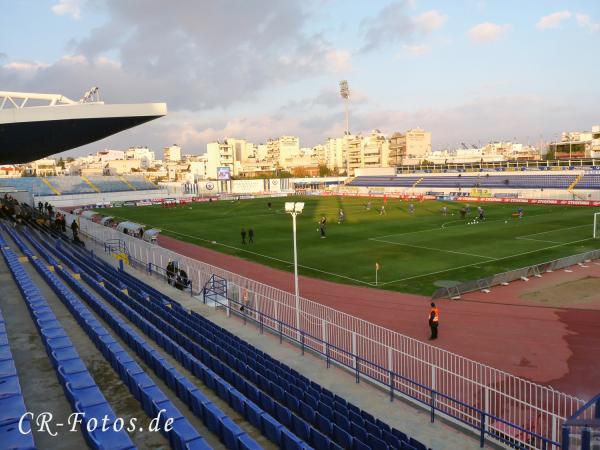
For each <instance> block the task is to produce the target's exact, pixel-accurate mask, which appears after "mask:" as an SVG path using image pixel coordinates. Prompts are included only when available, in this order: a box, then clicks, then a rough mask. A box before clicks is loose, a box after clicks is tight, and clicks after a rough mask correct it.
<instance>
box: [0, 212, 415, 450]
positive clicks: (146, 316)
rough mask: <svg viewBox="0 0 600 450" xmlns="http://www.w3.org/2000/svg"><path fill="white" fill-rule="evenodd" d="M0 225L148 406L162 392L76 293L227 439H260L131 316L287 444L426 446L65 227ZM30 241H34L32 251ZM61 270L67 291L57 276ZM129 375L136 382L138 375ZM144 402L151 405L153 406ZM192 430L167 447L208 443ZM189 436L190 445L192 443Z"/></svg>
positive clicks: (235, 444) (292, 448)
mask: <svg viewBox="0 0 600 450" xmlns="http://www.w3.org/2000/svg"><path fill="white" fill-rule="evenodd" d="M3 229H4V231H5V232H7V233H9V234H10V236H11V238H12V239H13V241H14V242H15V243H16V244H17V246H18V247H19V248H20V249H21V251H22V252H23V253H24V254H26V255H27V256H28V258H29V260H30V261H31V262H32V264H33V265H34V266H35V267H36V270H38V272H39V273H40V274H41V275H42V277H43V278H44V280H45V281H46V282H47V283H48V284H49V285H50V286H51V287H52V288H53V289H54V290H55V292H57V293H59V295H61V296H62V297H61V299H64V301H65V302H66V303H65V304H67V305H71V306H70V307H69V309H70V310H71V311H73V312H74V313H75V314H80V316H78V322H79V323H80V325H82V326H83V327H84V328H86V327H87V329H86V332H88V333H89V334H90V335H91V336H94V341H95V342H96V343H97V346H99V348H100V347H101V348H102V351H103V353H104V354H105V355H106V356H107V358H108V359H109V360H110V362H111V364H112V365H113V367H114V368H115V370H117V372H118V373H119V374H120V375H121V376H122V378H124V381H126V382H127V383H128V386H130V389H131V390H132V392H135V393H136V395H137V397H136V398H139V397H142V404H143V405H144V409H147V412H148V413H149V415H150V413H152V412H155V410H156V409H155V408H156V404H155V403H152V402H153V401H154V402H157V401H159V402H165V401H168V399H167V400H165V398H166V397H165V395H164V394H162V393H158V391H157V389H154V387H152V386H147V385H145V384H144V382H143V380H144V377H143V375H142V372H139V375H138V369H139V370H140V371H141V368H139V367H135V365H134V364H135V363H134V364H132V361H130V358H129V357H127V356H126V355H127V353H126V352H125V350H124V349H122V348H118V347H117V348H118V351H115V345H114V344H115V343H114V342H113V341H112V340H111V338H110V334H108V331H106V330H105V329H104V328H103V327H102V325H101V324H100V323H98V321H96V322H94V321H89V320H88V319H89V311H88V310H87V308H86V307H84V306H83V303H86V304H87V305H89V306H90V307H91V308H92V309H93V310H94V311H95V312H96V313H97V314H98V316H100V317H101V318H102V319H103V321H104V322H105V323H106V324H107V325H108V326H110V327H111V328H112V329H113V330H114V331H115V332H116V333H117V334H118V335H119V336H120V337H121V338H122V339H123V340H124V341H125V342H126V343H127V344H128V345H129V346H130V348H131V350H132V351H135V352H136V353H137V354H138V355H139V356H140V357H141V358H142V359H143V360H144V361H145V362H146V363H147V365H148V366H149V367H151V368H152V369H153V370H154V372H155V373H156V374H157V375H158V376H160V377H161V378H162V379H164V380H165V383H166V384H167V386H169V388H171V389H172V390H173V392H174V393H175V395H177V396H178V397H179V398H180V399H181V400H182V401H183V402H184V403H186V404H187V405H188V407H189V408H190V410H191V411H192V412H193V413H194V414H196V415H197V416H198V417H201V418H202V420H203V422H204V424H205V425H206V426H207V428H208V429H209V430H211V431H212V432H213V433H215V434H216V435H217V436H218V437H219V438H220V440H221V441H222V442H223V443H224V445H225V446H226V447H227V448H231V449H243V448H260V447H259V446H258V445H257V444H256V443H255V442H254V441H253V440H252V439H250V437H249V436H248V435H247V434H246V433H245V432H244V431H243V430H242V429H241V428H239V427H238V426H237V425H236V424H235V423H234V422H233V421H232V420H231V419H230V418H228V417H227V416H226V415H225V414H224V413H223V411H221V410H219V408H218V407H217V406H216V405H215V404H214V403H213V402H211V401H209V400H208V399H207V397H206V396H205V395H204V394H203V393H202V391H201V390H200V389H198V388H197V387H196V386H195V385H194V384H193V383H192V382H191V381H190V380H189V379H188V378H187V377H186V376H184V375H183V374H182V373H181V372H180V371H178V370H176V369H175V367H173V366H172V365H170V364H169V363H168V362H166V361H165V359H164V358H163V357H161V353H160V352H159V351H157V350H155V349H153V348H152V347H150V346H149V345H148V343H147V342H146V341H145V339H144V338H143V337H142V336H141V335H140V334H138V333H137V332H135V331H134V329H133V327H132V326H131V325H130V324H134V325H135V326H136V327H137V328H138V329H139V330H141V332H143V334H144V335H145V336H146V337H147V339H149V340H152V341H153V342H155V343H156V344H157V345H158V346H159V347H160V348H162V349H163V350H164V351H165V352H166V353H168V354H169V355H171V356H172V357H173V358H174V359H175V360H176V361H177V362H178V363H179V364H181V365H182V366H183V367H185V369H187V370H188V371H189V372H190V373H191V374H193V376H194V377H195V378H197V379H199V380H201V381H202V382H203V383H204V385H205V386H206V387H207V388H209V389H211V390H212V391H214V392H215V393H216V395H217V396H218V397H219V398H220V399H221V400H223V401H224V402H226V403H227V404H228V405H229V406H230V407H231V408H232V409H233V410H235V411H236V412H238V413H239V414H240V415H241V416H243V417H244V418H245V419H246V420H247V421H248V422H249V423H250V424H252V425H253V426H254V427H256V429H257V430H259V431H260V432H261V433H262V434H263V435H264V436H265V437H267V438H268V439H269V440H270V441H271V442H273V443H274V444H275V445H277V446H279V447H280V448H283V449H284V450H296V449H303V448H310V447H312V448H316V449H318V450H325V449H326V450H334V449H339V448H346V449H356V450H362V449H368V448H375V449H382V450H387V449H404V450H415V449H417V450H426V449H427V447H426V446H425V445H423V444H422V443H421V442H419V441H417V440H415V439H414V438H410V437H409V436H407V435H406V434H405V433H403V432H402V431H400V430H397V429H394V428H391V427H390V426H389V425H387V424H386V423H384V422H383V421H381V420H379V419H376V418H375V417H373V416H372V415H371V414H369V413H368V412H366V411H364V410H361V409H360V408H359V407H357V406H356V405H354V404H352V403H350V402H348V401H346V400H345V399H344V398H342V397H340V396H338V395H335V394H333V393H332V392H331V391H329V390H327V389H325V388H323V387H321V386H320V385H319V384H318V383H316V382H314V381H311V380H309V379H308V378H306V377H304V376H303V375H301V374H300V373H298V372H297V371H295V370H293V369H292V368H290V367H288V366H286V365H284V364H282V363H280V362H279V361H277V360H275V359H273V358H272V357H270V356H269V355H268V354H266V353H264V352H261V351H259V350H258V349H256V348H255V347H253V346H252V345H250V344H249V343H247V342H245V341H243V340H241V339H240V338H238V337H236V336H235V335H233V334H231V333H229V332H228V331H226V330H225V329H223V328H221V327H219V326H217V325H215V324H214V323H212V322H210V321H209V320H208V319H205V318H204V317H202V316H201V315H199V314H197V313H195V312H190V311H187V310H186V309H184V308H183V307H182V306H181V305H180V304H179V303H178V302H176V301H174V300H173V299H171V298H169V297H168V296H166V295H165V294H163V293H161V292H159V291H157V290H156V289H154V288H152V287H151V286H149V285H147V284H145V283H144V282H142V281H140V280H139V279H137V278H135V277H133V276H131V275H129V274H127V273H125V272H123V271H120V270H117V269H115V268H114V267H112V266H111V265H110V264H108V263H107V262H105V261H103V260H102V259H99V258H97V257H94V256H93V254H92V253H91V252H89V251H88V250H85V249H83V248H80V247H78V246H75V245H73V244H72V243H71V242H69V241H68V240H67V239H66V237H64V236H62V235H59V234H58V233H56V232H54V231H52V230H49V229H47V228H46V227H44V226H42V225H39V224H35V223H32V224H31V225H30V226H28V227H26V228H25V229H23V230H17V229H12V228H9V227H6V226H4V225H3ZM25 241H27V244H26V243H25ZM29 246H33V248H35V250H36V251H37V255H38V256H39V258H36V256H35V255H34V254H33V252H31V250H30V249H29ZM6 251H8V252H10V250H6ZM42 258H43V260H45V261H46V263H47V264H49V265H50V266H51V267H52V268H53V269H52V270H50V269H49V268H48V266H47V265H46V264H45V263H43V262H42ZM63 265H64V266H63ZM61 279H62V280H63V281H64V282H65V283H66V284H67V285H68V286H70V288H71V290H72V291H71V290H68V289H67V288H66V287H65V285H64V284H62V282H61V281H60V280H61ZM86 286H89V288H91V290H90V289H88V287H86ZM92 290H93V291H95V294H94V293H92ZM75 294H76V295H75ZM80 299H81V300H80ZM109 305H110V306H109ZM86 311H87V313H86ZM114 311H118V313H119V314H120V315H122V317H124V318H126V320H125V319H122V318H121V317H120V316H119V315H118V314H116V313H115V312H114ZM86 324H87V325H86ZM88 329H89V331H88ZM113 353H114V354H113ZM121 358H123V359H122V360H121ZM136 381H140V382H139V383H138V384H137V385H136V383H135V382H136ZM153 393H155V395H156V397H153ZM143 394H145V395H147V397H143V396H142V395H143ZM159 404H160V405H162V404H163V403H159ZM151 405H155V406H154V409H152V408H153V407H152V406H151ZM168 410H169V412H171V411H173V409H171V408H168ZM179 416H180V414H179V415H177V417H179ZM178 420H181V419H178ZM182 423H183V422H182ZM193 431H195V430H193V428H192V429H191V430H190V429H189V427H183V426H182V429H181V432H180V433H179V434H178V435H177V436H174V437H171V436H170V439H171V444H172V446H173V448H205V447H203V445H204V441H203V440H202V438H200V437H199V436H196V435H195V434H194V433H193ZM192 443H193V444H195V445H190V444H192Z"/></svg>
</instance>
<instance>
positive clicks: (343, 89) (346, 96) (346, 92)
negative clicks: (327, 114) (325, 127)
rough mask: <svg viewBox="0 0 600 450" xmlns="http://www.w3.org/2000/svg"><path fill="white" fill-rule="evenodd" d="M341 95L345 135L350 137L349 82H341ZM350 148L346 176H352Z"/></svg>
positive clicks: (347, 151)
mask: <svg viewBox="0 0 600 450" xmlns="http://www.w3.org/2000/svg"><path fill="white" fill-rule="evenodd" d="M340 95H341V97H342V98H343V99H344V106H345V108H346V130H345V131H344V134H345V135H346V136H349V135H350V125H349V118H348V115H349V113H348V100H349V99H350V89H349V88H348V81H347V80H342V81H340ZM349 156H350V146H348V148H347V150H346V176H350V158H349Z"/></svg>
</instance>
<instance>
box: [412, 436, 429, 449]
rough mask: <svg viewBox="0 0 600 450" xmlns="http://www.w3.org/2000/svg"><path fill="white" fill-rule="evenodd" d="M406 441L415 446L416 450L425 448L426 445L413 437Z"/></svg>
mask: <svg viewBox="0 0 600 450" xmlns="http://www.w3.org/2000/svg"><path fill="white" fill-rule="evenodd" d="M408 443H409V444H410V445H412V446H413V447H414V448H416V449H417V450H427V446H426V445H425V444H423V443H421V442H419V441H417V440H416V439H415V438H412V437H411V438H410V439H409V441H408Z"/></svg>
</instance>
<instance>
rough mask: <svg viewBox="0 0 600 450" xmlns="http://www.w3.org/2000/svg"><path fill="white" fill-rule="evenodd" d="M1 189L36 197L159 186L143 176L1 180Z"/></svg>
mask: <svg viewBox="0 0 600 450" xmlns="http://www.w3.org/2000/svg"><path fill="white" fill-rule="evenodd" d="M0 187H5V188H8V187H12V188H15V189H19V190H26V191H29V192H32V193H33V195H34V196H49V197H52V196H59V195H79V194H93V193H101V192H105V193H108V192H126V191H138V190H140V191H153V190H156V189H158V186H157V185H156V184H154V183H152V182H151V181H149V180H148V179H146V178H145V177H143V176H135V175H131V176H127V177H118V176H88V177H79V176H66V177H56V176H53V177H43V178H42V177H23V178H0Z"/></svg>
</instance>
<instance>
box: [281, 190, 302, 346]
mask: <svg viewBox="0 0 600 450" xmlns="http://www.w3.org/2000/svg"><path fill="white" fill-rule="evenodd" d="M303 210H304V202H286V203H285V212H286V213H288V214H290V215H291V216H292V235H293V238H294V291H295V294H296V330H297V331H296V332H297V334H298V339H300V291H299V289H298V246H297V245H296V216H297V215H298V214H302V211H303Z"/></svg>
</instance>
